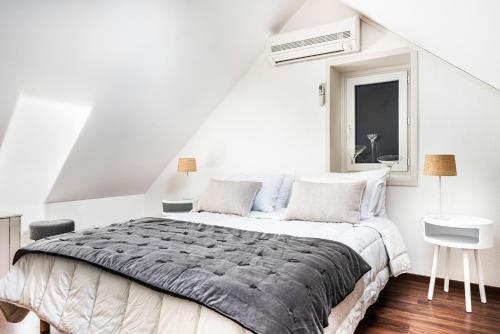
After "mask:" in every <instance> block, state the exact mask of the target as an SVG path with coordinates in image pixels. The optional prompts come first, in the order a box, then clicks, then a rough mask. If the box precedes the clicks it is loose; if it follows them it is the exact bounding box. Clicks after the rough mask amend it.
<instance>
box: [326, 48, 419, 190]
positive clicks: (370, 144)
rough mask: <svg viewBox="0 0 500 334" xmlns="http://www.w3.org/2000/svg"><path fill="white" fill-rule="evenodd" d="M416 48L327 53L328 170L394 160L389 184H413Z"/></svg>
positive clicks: (347, 169)
mask: <svg viewBox="0 0 500 334" xmlns="http://www.w3.org/2000/svg"><path fill="white" fill-rule="evenodd" d="M417 56H418V55H417V51H415V50H412V49H410V48H401V49H395V50H387V51H381V52H377V53H372V54H358V55H353V56H350V57H343V58H336V59H335V58H332V59H331V60H328V61H327V63H326V65H327V80H328V81H327V90H326V93H327V98H326V100H327V114H326V117H327V124H328V131H327V148H328V149H327V159H326V160H327V170H328V171H330V172H351V171H361V170H368V169H377V168H381V167H382V166H383V165H382V164H381V163H380V161H382V160H385V161H384V162H385V163H386V164H387V160H389V161H392V162H394V160H396V161H399V162H398V163H396V164H394V165H393V166H392V169H391V173H390V175H389V180H388V184H389V185H402V186H415V185H417V173H418V169H417V167H418V166H417V160H418V156H417V149H418V147H417V145H418V138H417V112H418V108H417Z"/></svg>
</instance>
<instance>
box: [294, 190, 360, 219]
mask: <svg viewBox="0 0 500 334" xmlns="http://www.w3.org/2000/svg"><path fill="white" fill-rule="evenodd" d="M365 186H366V181H355V182H346V183H315V182H305V181H296V182H295V183H294V185H293V190H292V196H291V198H290V203H289V204H288V208H287V210H286V213H285V220H309V221H317V222H327V223H353V224H356V223H359V219H360V206H361V197H362V196H363V191H364V189H365Z"/></svg>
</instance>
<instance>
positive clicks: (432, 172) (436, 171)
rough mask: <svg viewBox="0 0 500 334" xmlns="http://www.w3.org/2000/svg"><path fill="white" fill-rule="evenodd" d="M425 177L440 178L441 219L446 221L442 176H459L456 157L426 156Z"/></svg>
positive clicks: (450, 155)
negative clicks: (442, 197) (443, 205)
mask: <svg viewBox="0 0 500 334" xmlns="http://www.w3.org/2000/svg"><path fill="white" fill-rule="evenodd" d="M424 175H428V176H439V217H438V218H441V219H444V218H445V217H444V216H443V209H442V208H443V207H442V199H441V176H457V166H456V164H455V155H453V154H427V155H426V156H425V165H424Z"/></svg>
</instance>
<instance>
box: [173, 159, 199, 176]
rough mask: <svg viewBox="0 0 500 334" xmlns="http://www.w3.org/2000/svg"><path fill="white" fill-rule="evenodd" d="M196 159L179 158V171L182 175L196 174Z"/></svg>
mask: <svg viewBox="0 0 500 334" xmlns="http://www.w3.org/2000/svg"><path fill="white" fill-rule="evenodd" d="M196 170H197V169H196V158H179V161H178V163H177V171H178V172H180V173H186V175H189V173H192V172H196Z"/></svg>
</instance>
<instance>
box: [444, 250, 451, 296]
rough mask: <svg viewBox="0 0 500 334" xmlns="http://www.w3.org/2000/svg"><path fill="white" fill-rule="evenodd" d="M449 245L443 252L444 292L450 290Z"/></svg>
mask: <svg viewBox="0 0 500 334" xmlns="http://www.w3.org/2000/svg"><path fill="white" fill-rule="evenodd" d="M450 251H451V248H450V247H446V251H445V253H444V267H445V272H444V292H448V291H450Z"/></svg>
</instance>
